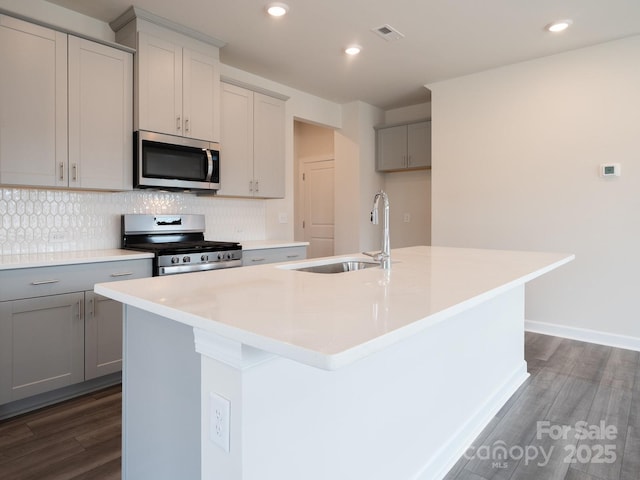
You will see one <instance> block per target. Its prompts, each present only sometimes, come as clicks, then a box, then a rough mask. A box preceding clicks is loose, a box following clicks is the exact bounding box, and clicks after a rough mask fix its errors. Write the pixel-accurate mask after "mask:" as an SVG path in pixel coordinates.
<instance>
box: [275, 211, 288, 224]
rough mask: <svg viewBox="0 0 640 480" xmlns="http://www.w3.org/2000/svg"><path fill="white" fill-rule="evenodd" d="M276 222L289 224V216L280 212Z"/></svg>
mask: <svg viewBox="0 0 640 480" xmlns="http://www.w3.org/2000/svg"><path fill="white" fill-rule="evenodd" d="M278 222H280V223H289V215H287V214H286V212H280V213H279V214H278Z"/></svg>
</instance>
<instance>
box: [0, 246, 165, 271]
mask: <svg viewBox="0 0 640 480" xmlns="http://www.w3.org/2000/svg"><path fill="white" fill-rule="evenodd" d="M141 258H153V254H152V253H147V252H136V251H133V250H122V249H119V248H114V249H105V250H79V251H73V252H51V253H25V254H16V255H0V270H13V269H17V268H35V267H52V266H56V265H73V264H78V263H96V262H115V261H119V260H138V259H141Z"/></svg>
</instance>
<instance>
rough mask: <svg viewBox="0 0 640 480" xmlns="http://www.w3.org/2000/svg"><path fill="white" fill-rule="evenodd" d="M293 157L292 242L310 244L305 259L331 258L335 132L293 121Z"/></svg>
mask: <svg viewBox="0 0 640 480" xmlns="http://www.w3.org/2000/svg"><path fill="white" fill-rule="evenodd" d="M294 157H295V161H294V170H295V185H294V189H295V202H294V217H295V228H294V238H295V240H296V241H304V242H309V246H308V247H307V258H318V257H326V256H331V255H334V251H335V249H334V241H335V176H334V164H335V147H334V130H333V129H332V128H328V127H323V126H318V125H315V124H311V123H306V122H303V121H300V120H295V121H294Z"/></svg>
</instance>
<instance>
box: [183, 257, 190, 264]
mask: <svg viewBox="0 0 640 480" xmlns="http://www.w3.org/2000/svg"><path fill="white" fill-rule="evenodd" d="M182 261H183V262H184V263H189V262H190V261H191V258H189V257H183V259H182Z"/></svg>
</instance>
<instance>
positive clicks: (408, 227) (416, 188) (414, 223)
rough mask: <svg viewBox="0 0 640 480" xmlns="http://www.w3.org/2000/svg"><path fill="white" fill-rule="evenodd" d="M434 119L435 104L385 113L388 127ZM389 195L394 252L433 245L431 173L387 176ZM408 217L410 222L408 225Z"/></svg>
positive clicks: (385, 180)
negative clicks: (406, 220)
mask: <svg viewBox="0 0 640 480" xmlns="http://www.w3.org/2000/svg"><path fill="white" fill-rule="evenodd" d="M425 118H426V119H430V118H431V103H430V102H427V103H420V104H417V105H412V106H409V107H403V108H396V109H393V110H387V111H386V112H385V119H384V123H385V124H393V123H402V122H411V121H413V120H423V119H425ZM384 190H385V191H386V192H387V194H388V195H389V208H390V214H389V215H390V217H391V218H390V219H389V223H390V225H389V228H390V229H391V235H392V236H391V240H390V241H391V246H392V248H399V247H409V246H412V245H430V244H431V170H414V171H411V172H389V173H385V174H384ZM405 214H407V215H409V222H405V221H404V219H405Z"/></svg>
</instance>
